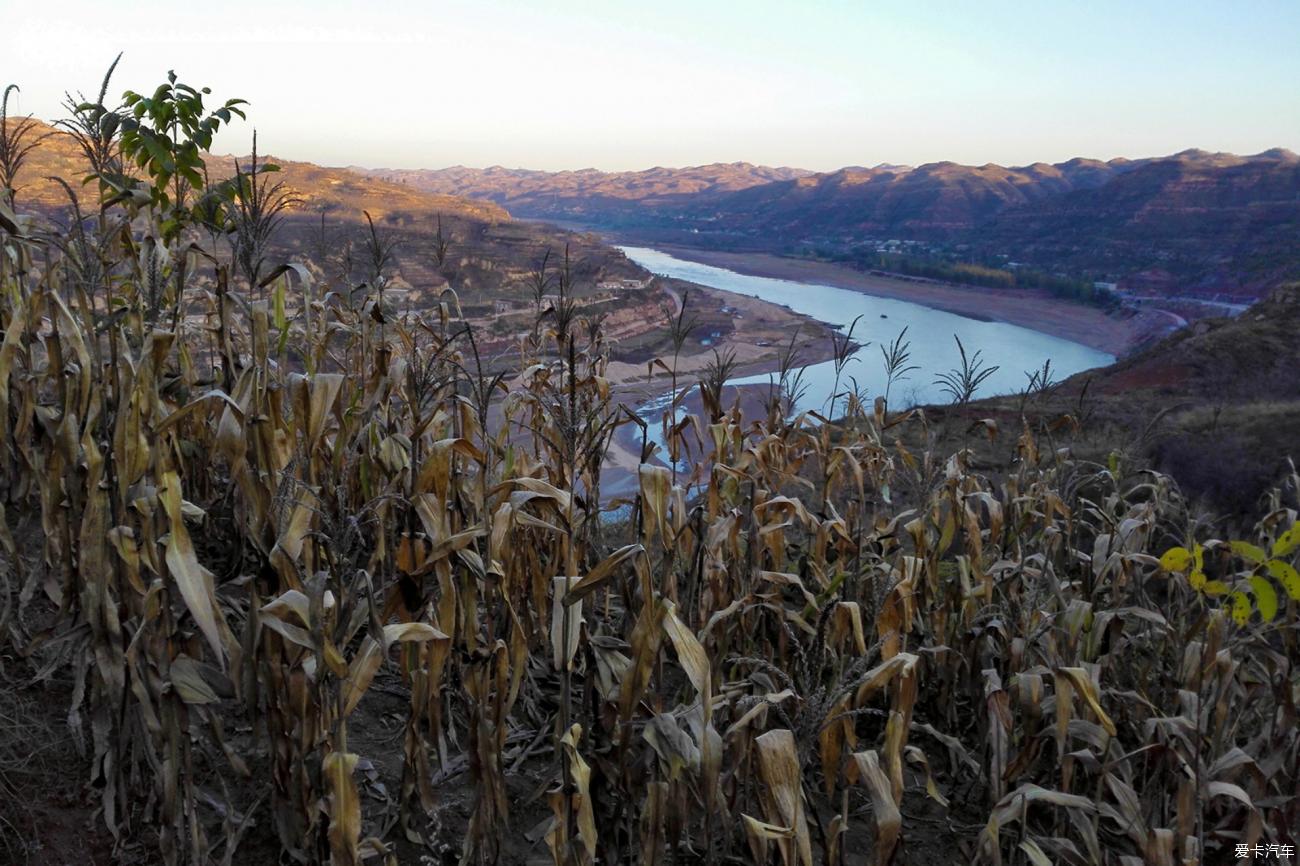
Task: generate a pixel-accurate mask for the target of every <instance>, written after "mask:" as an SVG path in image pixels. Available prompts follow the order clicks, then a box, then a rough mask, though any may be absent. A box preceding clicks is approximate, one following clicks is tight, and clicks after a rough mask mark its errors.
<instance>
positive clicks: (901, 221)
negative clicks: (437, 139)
mask: <svg viewBox="0 0 1300 866" xmlns="http://www.w3.org/2000/svg"><path fill="white" fill-rule="evenodd" d="M368 173H369V174H371V175H372V176H380V177H385V178H386V179H389V180H397V181H399V182H400V183H402V184H404V185H408V186H417V187H419V188H421V189H425V190H427V191H431V192H440V193H448V194H455V195H459V196H463V197H469V198H476V199H481V200H487V201H492V202H494V203H497V204H500V205H502V206H504V207H507V208H508V209H509V210H510V211H511V212H512V213H514V214H516V215H518V216H521V217H525V218H532V219H543V220H554V221H562V222H573V223H578V224H581V225H585V226H589V227H592V228H596V229H602V230H606V231H612V232H615V233H618V234H620V235H626V236H629V237H632V238H634V239H640V240H644V241H647V242H665V243H677V244H683V245H690V246H699V247H705V248H712V249H719V250H735V251H744V250H750V251H763V252H779V253H786V254H790V253H793V254H805V255H806V254H813V255H817V256H819V257H830V258H837V257H838V258H844V259H845V260H846V261H849V262H851V263H856V264H859V265H862V266H869V265H870V263H871V261H872V257H873V256H876V254H877V253H879V252H881V249H880V244H881V243H884V242H886V241H888V240H890V239H895V240H897V241H903V242H908V243H911V244H914V245H919V246H920V248H921V249H922V251H923V252H925V253H926V254H939V255H944V256H952V255H954V252H953V251H954V249H955V250H956V254H957V255H958V256H959V257H961V258H963V259H964V260H968V261H971V262H973V263H977V264H983V265H991V266H1003V265H1004V264H1005V263H1006V262H1019V263H1024V264H1029V265H1032V266H1034V267H1036V268H1041V269H1044V270H1048V271H1050V272H1053V273H1057V272H1063V271H1065V272H1069V273H1070V274H1071V275H1073V276H1077V277H1079V278H1084V279H1093V280H1098V281H1108V282H1116V283H1126V284H1132V285H1133V286H1135V287H1141V289H1142V290H1143V291H1158V292H1159V293H1161V294H1166V295H1175V294H1190V295H1198V294H1209V295H1230V296H1239V297H1243V298H1251V297H1259V296H1260V295H1262V294H1263V293H1265V292H1266V291H1267V290H1268V288H1269V287H1271V286H1273V285H1277V284H1279V282H1281V281H1284V280H1287V279H1295V278H1297V277H1300V252H1298V251H1296V250H1295V249H1293V248H1294V246H1295V245H1294V244H1293V243H1290V242H1289V241H1288V238H1289V237H1292V236H1293V234H1294V232H1297V231H1300V156H1297V155H1296V154H1295V153H1294V152H1292V151H1290V150H1288V149H1286V148H1281V147H1275V148H1270V149H1268V150H1265V151H1261V152H1260V153H1256V154H1246V155H1238V154H1231V153H1224V152H1211V151H1206V150H1200V149H1196V148H1189V149H1186V150H1183V151H1179V152H1178V153H1174V154H1169V155H1166V156H1159V157H1146V158H1140V159H1130V158H1125V157H1117V158H1114V159H1110V160H1104V161H1103V160H1099V159H1093V158H1089V157H1074V158H1071V159H1069V160H1065V161H1063V162H1058V163H1046V162H1034V163H1029V164H1027V165H1023V166H1002V165H998V164H996V163H986V164H984V165H981V166H971V165H963V164H960V163H957V162H953V161H949V160H943V161H937V162H930V163H925V164H922V165H918V166H914V167H901V166H893V165H880V166H876V167H872V168H864V167H861V166H850V167H844V168H840V169H837V170H834V171H829V172H808V171H802V170H798V169H789V168H770V167H765V166H755V165H752V164H750V163H713V164H710V165H706V166H691V167H687V168H683V169H665V168H662V167H659V168H653V169H646V170H644V171H641V172H598V171H592V170H583V171H579V172H571V171H570V172H544V171H538V170H531V169H504V168H500V167H493V168H490V169H469V168H464V167H456V168H448V169H431V170H423V169H412V170H405V171H402V172H393V171H391V170H370V171H369V172H368Z"/></svg>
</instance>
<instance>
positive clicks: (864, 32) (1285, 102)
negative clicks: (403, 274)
mask: <svg viewBox="0 0 1300 866" xmlns="http://www.w3.org/2000/svg"><path fill="white" fill-rule="evenodd" d="M0 5H4V6H6V7H11V8H10V10H7V11H5V12H4V13H3V16H2V17H3V25H4V26H3V27H2V28H0V58H3V63H2V64H0V84H4V83H7V82H9V81H14V82H17V83H18V84H19V85H20V86H21V87H22V88H23V93H22V97H21V100H20V102H19V107H21V109H22V110H23V111H24V112H27V111H30V112H33V113H35V114H37V115H39V116H43V117H52V116H58V114H59V108H58V102H59V99H60V97H61V95H62V91H63V89H65V88H77V89H81V90H84V91H87V92H89V91H92V90H93V89H95V88H96V86H97V84H98V81H99V78H100V77H101V76H102V73H103V70H104V69H105V68H106V67H107V65H108V63H109V61H111V59H112V57H113V55H114V54H116V53H117V52H118V51H119V50H122V51H125V56H124V57H123V59H122V63H121V65H120V67H119V69H118V73H117V76H116V77H115V79H114V86H113V91H114V92H115V93H120V92H121V90H123V89H125V88H128V87H130V88H134V89H146V88H151V87H152V86H154V85H155V84H156V83H158V82H159V81H161V80H162V78H163V76H164V75H165V74H166V71H167V70H168V69H169V68H175V69H176V70H177V71H178V72H179V73H180V74H181V77H182V80H184V81H186V82H189V83H192V84H203V85H207V86H210V87H211V88H212V89H213V93H214V96H219V97H221V98H225V97H228V96H240V97H243V98H245V99H248V100H249V101H250V102H251V103H252V107H251V109H250V111H251V114H250V118H251V119H252V121H253V122H254V123H256V125H257V127H258V130H259V136H260V139H261V140H262V142H263V146H264V149H269V150H271V151H273V152H275V153H277V154H279V155H282V156H285V157H293V158H298V159H308V160H312V161H315V162H321V163H326V164H331V165H339V164H349V163H354V164H361V165H367V166H397V167H407V168H417V167H429V168H432V167H440V166H445V165H453V164H457V163H460V164H465V165H472V166H486V165H492V164H504V165H508V166H512V167H514V166H527V167H534V168H547V169H558V168H581V167H585V166H595V167H598V168H604V169H625V168H645V167H649V166H653V165H693V164H699V163H706V162H715V161H725V162H730V161H734V160H748V161H751V162H761V163H767V164H781V165H797V166H802V167H806V168H811V169H831V168H836V167H839V166H842V165H853V164H859V165H861V164H866V165H871V164H875V163H878V162H898V163H912V164H918V163H922V162H929V161H934V160H940V159H952V160H956V161H959V162H966V163H976V164H979V163H984V162H1000V163H1004V164H1023V163H1027V162H1033V161H1036V160H1046V161H1059V160H1063V159H1068V158H1069V157H1072V156H1079V155H1083V156H1095V157H1100V158H1109V157H1113V156H1130V157H1136V156H1150V155H1154V154H1165V153H1171V152H1174V151H1178V150H1181V149H1183V148H1187V147H1201V148H1205V149H1208V150H1229V151H1235V152H1239V153H1253V152H1257V151H1260V150H1264V149H1266V148H1269V147H1279V146H1280V147H1289V148H1291V149H1293V150H1300V50H1297V46H1300V0H1280V2H1265V0H1237V2H1219V3H1211V2H1191V0H1180V2H1134V0H1128V2H1109V0H1091V2H1063V0H1035V2H998V0H980V2H976V0H969V2H950V3H940V2H923V0H911V2H869V0H858V2H829V0H828V2H811V0H806V2H775V0H767V2H765V0H747V2H708V0H641V2H622V0H617V2H616V0H603V2H582V0H556V2H544V0H537V2H531V3H528V2H507V0H472V2H460V0H451V2H448V0H423V2H421V0H389V2H369V3H362V2H353V0H260V2H249V0H221V2H218V3H210V4H202V5H200V6H199V7H196V8H199V9H201V10H202V11H201V12H197V13H187V12H185V11H183V10H184V9H185V8H186V4H184V3H177V2H166V3H161V2H126V0H93V2H91V0H58V2H36V0H0ZM11 12H12V13H16V14H11ZM250 134H251V128H250V126H249V125H239V126H237V127H236V128H235V130H234V131H233V132H232V134H230V135H227V136H224V137H223V138H222V140H221V141H219V142H218V149H220V150H225V151H240V152H243V151H246V150H247V146H248V139H249V136H250Z"/></svg>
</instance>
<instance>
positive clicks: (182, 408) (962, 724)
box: [0, 130, 1300, 866]
mask: <svg viewBox="0 0 1300 866" xmlns="http://www.w3.org/2000/svg"><path fill="white" fill-rule="evenodd" d="M107 140H108V143H109V144H112V142H113V132H112V131H111V130H110V131H109V135H108V139H107ZM125 164H126V167H127V168H130V167H131V166H132V165H133V163H132V162H131V161H130V160H127V161H126V163H125ZM96 176H97V177H98V178H99V182H98V184H93V183H92V186H91V187H88V189H92V192H90V193H87V192H82V193H81V195H82V196H93V195H94V190H95V189H96V188H97V191H98V195H97V196H95V205H94V207H93V209H92V211H91V212H90V213H89V214H88V215H83V214H82V213H81V212H80V208H79V207H78V211H77V214H76V216H75V218H74V219H72V220H71V221H70V223H69V225H67V226H65V227H63V228H56V227H54V226H53V225H52V224H50V223H48V222H46V221H44V220H42V219H38V218H35V217H31V216H24V215H21V212H22V208H21V200H20V199H18V200H15V199H16V197H15V196H13V195H12V193H11V194H10V195H9V197H8V201H5V200H4V199H3V198H0V244H2V246H3V249H2V251H0V335H2V341H0V509H2V514H3V517H4V519H3V520H2V521H0V547H2V549H3V553H2V554H0V647H4V648H5V654H6V658H8V659H9V661H8V662H7V663H6V668H7V669H6V670H5V671H4V675H5V677H6V678H11V679H15V680H18V679H23V680H25V681H30V680H32V679H38V680H39V679H48V678H51V677H66V678H68V679H70V680H71V682H72V683H73V688H72V698H71V705H70V706H69V707H68V708H67V722H68V726H69V730H70V731H71V733H72V736H73V738H74V740H75V741H76V742H77V743H78V744H79V747H80V748H81V749H82V750H83V754H84V757H85V766H86V767H87V776H86V782H87V784H88V786H89V788H90V790H92V791H93V792H94V797H95V802H96V810H95V820H96V821H97V822H99V823H100V824H101V825H102V826H103V827H105V828H106V829H107V831H108V832H109V833H110V834H111V835H112V838H113V840H114V842H115V845H116V846H117V849H118V851H119V854H120V856H122V857H123V859H124V860H126V859H128V852H136V854H134V855H131V856H138V857H142V858H143V857H145V854H140V853H139V852H141V851H144V852H146V854H147V856H148V857H149V858H156V859H157V860H158V861H160V862H162V863H166V864H193V866H198V864H234V863H247V862H262V861H260V860H255V859H254V857H253V855H252V854H250V853H247V852H248V851H250V850H252V849H251V848H249V847H248V846H250V845H252V844H253V841H252V840H258V839H260V840H261V842H262V844H263V845H269V846H270V848H263V849H261V850H269V851H277V850H278V852H279V853H278V856H279V858H280V860H281V862H285V863H301V864H325V863H329V864H334V866H351V864H358V863H362V862H374V863H399V862H400V863H407V862H410V863H417V862H462V863H467V864H492V863H512V862H524V861H525V860H529V861H537V862H553V863H555V864H559V866H580V864H595V863H607V864H615V863H637V864H682V863H706V864H726V863H757V864H771V863H779V864H781V866H811V864H850V863H872V864H887V863H900V864H901V863H921V862H940V861H942V862H950V861H951V862H959V861H969V862H977V863H983V864H1017V866H1019V864H1033V866H1043V864H1150V866H1175V864H1200V863H1223V862H1230V861H1233V860H1235V859H1236V854H1235V852H1236V850H1237V849H1238V846H1239V845H1243V844H1244V845H1250V846H1254V845H1265V846H1267V845H1270V844H1271V845H1275V846H1282V845H1288V844H1289V845H1294V844H1296V843H1297V842H1298V841H1300V838H1298V837H1300V833H1297V828H1298V827H1300V801H1298V797H1297V791H1300V733H1297V701H1298V700H1300V677H1298V676H1297V672H1296V663H1297V660H1300V650H1298V647H1297V641H1298V636H1297V610H1298V608H1300V577H1297V574H1296V571H1295V565H1296V560H1297V556H1300V528H1298V524H1297V504H1298V503H1297V502H1296V501H1295V500H1294V498H1288V497H1291V495H1292V494H1293V493H1294V491H1295V490H1296V489H1297V488H1296V484H1295V482H1296V479H1295V478H1292V479H1290V485H1291V486H1290V487H1289V488H1287V487H1285V485H1284V486H1283V487H1280V488H1279V491H1278V492H1277V493H1276V494H1275V495H1274V496H1273V498H1272V500H1271V502H1269V503H1267V508H1266V509H1264V514H1263V516H1262V518H1261V519H1260V520H1259V522H1258V524H1257V525H1256V526H1255V527H1254V528H1253V530H1251V532H1250V533H1249V534H1245V533H1243V536H1244V537H1242V538H1240V539H1236V540H1229V539H1226V538H1224V539H1219V538H1216V537H1215V536H1216V534H1219V530H1218V529H1216V527H1215V526H1213V525H1209V524H1206V523H1205V522H1204V521H1202V520H1200V519H1198V518H1197V517H1196V515H1195V513H1194V511H1193V510H1192V509H1190V508H1189V506H1188V504H1187V503H1186V502H1185V501H1184V499H1183V498H1182V497H1181V495H1180V493H1179V491H1178V489H1177V487H1176V485H1174V484H1173V483H1172V482H1171V481H1170V479H1168V478H1165V477H1162V476H1160V475H1157V474H1155V473H1152V472H1147V471H1143V470H1141V469H1138V468H1130V467H1127V466H1126V464H1125V461H1123V460H1120V459H1116V460H1112V461H1111V463H1110V464H1109V465H1099V464H1094V463H1089V462H1086V461H1083V460H1080V459H1076V458H1074V457H1073V456H1072V455H1071V450H1070V436H1071V435H1072V432H1071V431H1072V429H1073V427H1074V425H1076V424H1077V423H1078V422H1077V419H1075V418H1071V417H1070V416H1068V415H1065V416H1048V415H1044V414H1042V413H1038V414H1035V412H1034V410H1033V406H1032V403H1031V404H1030V405H1028V406H1027V407H1026V408H1025V410H1024V413H1023V416H1022V417H1023V423H1022V424H1021V426H1020V429H1018V430H1013V431H1009V432H1008V431H1006V430H1003V431H1002V432H1001V433H997V431H996V428H995V427H993V426H992V425H985V428H984V429H982V431H981V436H983V434H984V433H987V434H988V437H986V438H985V439H982V440H980V441H968V442H967V444H966V446H965V447H962V448H960V449H958V450H956V451H954V452H953V453H937V452H936V451H935V450H934V449H933V448H931V447H927V446H926V443H927V442H928V441H930V439H929V434H930V430H929V428H928V426H927V425H928V422H927V418H926V415H925V413H924V411H922V410H908V411H894V410H893V409H891V407H890V406H889V405H888V404H887V403H886V401H885V399H884V398H883V397H881V398H876V399H873V400H868V399H865V398H861V397H860V396H858V395H854V394H849V395H847V396H846V397H845V398H844V400H843V401H842V411H837V413H836V414H837V416H838V417H836V418H835V419H826V418H821V417H818V416H815V415H811V414H806V415H799V416H796V417H793V418H791V417H788V416H787V415H786V414H785V413H784V412H782V411H780V406H779V405H775V406H774V408H773V410H772V411H769V412H768V413H767V414H766V416H765V417H761V418H745V417H743V416H742V412H741V410H740V408H739V407H738V405H733V406H728V405H726V403H725V401H724V399H723V396H724V394H725V393H727V392H726V391H725V390H724V388H723V387H722V384H723V382H722V380H723V378H724V377H723V376H722V375H721V371H720V373H719V375H718V376H717V377H716V379H715V381H712V382H708V381H706V382H705V387H703V388H702V396H703V398H704V399H703V404H702V411H701V412H700V413H699V414H698V415H689V416H680V415H677V416H674V415H673V413H669V414H668V415H667V416H666V417H668V418H671V419H673V420H672V423H671V424H670V425H668V424H666V425H665V426H667V427H668V429H667V430H666V431H665V435H666V437H667V439H668V441H669V442H670V445H671V447H672V450H673V452H674V455H673V456H674V457H677V456H678V455H688V456H689V458H690V459H689V464H690V465H689V468H687V469H685V470H681V471H679V469H678V466H677V463H678V461H677V460H674V461H673V465H672V466H668V465H666V464H663V463H661V462H660V461H659V460H657V459H656V457H655V455H654V454H652V453H650V452H651V451H653V447H652V446H649V445H647V446H646V447H645V448H644V449H643V462H642V463H641V465H640V467H639V470H638V476H637V481H638V483H637V485H636V488H637V492H636V494H635V495H634V496H631V497H629V498H628V501H613V502H612V501H610V500H609V497H607V496H603V495H602V493H601V484H602V472H603V471H605V470H606V468H607V467H606V466H605V460H604V458H605V453H606V450H607V448H608V446H609V442H610V438H611V437H612V436H613V435H614V434H615V431H616V430H617V429H618V428H620V427H623V426H624V425H629V424H630V425H633V427H636V426H638V425H640V426H641V427H642V437H643V441H648V439H647V438H646V437H645V436H644V425H645V424H646V423H647V422H645V421H644V420H642V419H639V418H637V417H636V416H635V414H634V413H632V412H631V411H630V410H626V409H624V408H623V407H621V406H620V405H619V404H618V403H617V401H616V399H615V398H614V397H613V396H612V393H613V392H612V391H611V387H610V384H609V383H608V382H607V380H606V379H605V376H604V372H605V367H606V365H607V363H608V362H609V360H610V356H611V347H610V346H609V345H607V344H606V343H605V341H604V339H603V336H602V333H601V329H600V327H599V322H594V323H593V322H586V321H583V320H582V319H581V317H579V316H578V315H576V314H575V313H574V311H573V309H572V307H571V306H569V305H568V304H566V301H565V295H564V287H563V284H561V287H560V300H559V303H558V306H557V307H556V308H555V309H553V310H551V311H550V312H549V313H548V314H547V315H546V316H544V317H540V318H539V320H538V325H537V327H536V328H535V329H534V332H533V335H532V336H530V337H529V338H527V339H524V340H522V341H521V343H520V345H519V347H518V352H517V354H516V355H515V356H513V357H512V358H510V359H509V363H508V364H506V363H504V362H503V361H502V359H492V360H490V361H489V360H488V359H483V358H480V357H479V354H478V351H477V348H476V342H475V333H474V331H473V329H472V328H470V327H468V326H467V325H466V323H465V322H464V320H463V319H462V317H461V316H460V314H459V307H458V301H457V298H456V297H455V294H454V293H453V292H446V293H444V294H443V295H442V296H441V297H439V298H431V299H430V303H429V305H428V306H427V307H426V308H425V309H423V310H418V311H414V310H407V311H406V312H402V311H399V310H395V309H393V308H392V307H391V306H390V305H387V304H385V303H384V297H383V295H384V291H383V288H384V279H385V267H386V265H387V263H386V261H385V260H384V258H383V257H382V256H377V257H376V267H375V273H374V274H373V275H372V279H371V280H370V281H368V282H367V283H366V284H363V285H360V286H357V285H339V284H333V283H332V282H331V281H330V280H329V279H327V278H325V277H324V276H323V272H322V271H321V270H320V269H318V268H316V267H314V266H313V265H312V263H287V264H285V265H282V266H276V267H271V266H270V265H268V266H267V268H266V269H265V270H263V271H262V272H260V273H257V276H256V277H252V276H250V272H253V271H255V269H253V268H251V267H248V266H245V267H242V268H240V267H237V266H236V265H235V264H234V263H236V262H238V261H245V262H247V261H249V259H248V257H247V256H244V258H242V259H241V257H240V255H241V253H247V252H248V250H247V249H244V250H242V251H236V252H235V253H231V254H227V253H225V252H223V251H222V248H221V245H220V242H219V243H217V244H215V245H214V244H212V243H208V242H207V240H206V237H205V236H204V234H203V233H202V232H201V231H200V229H199V227H198V226H197V225H196V224H193V223H186V222H185V221H184V220H183V219H181V218H180V216H178V214H179V210H178V209H177V207H176V204H177V202H176V196H175V195H173V196H171V197H170V198H168V197H167V196H162V197H159V196H158V195H156V194H155V195H153V196H150V195H147V194H145V195H132V194H130V191H131V187H130V186H124V185H123V184H121V183H116V184H115V183H114V182H113V178H112V177H110V172H109V171H108V170H107V169H105V168H104V167H103V166H100V167H98V173H97V175H96ZM142 183H143V182H142ZM244 183H246V181H244V180H243V179H241V181H240V186H239V187H237V188H236V189H235V192H234V195H235V196H236V197H238V196H241V195H244V194H245V193H246V192H247V188H251V187H245V186H244V185H243V184H244ZM247 183H250V184H251V185H252V186H255V185H256V183H257V178H256V176H254V177H253V178H252V180H251V181H247ZM168 184H171V187H168ZM145 188H146V189H147V186H146V187H145ZM157 188H158V187H157V186H155V188H154V189H155V192H156V191H157ZM162 188H163V189H168V188H170V189H173V190H175V189H177V186H176V181H175V177H168V178H165V179H164V182H163V184H162ZM69 192H70V194H71V193H72V190H71V189H70V190H69ZM74 198H75V197H74ZM245 234H248V233H247V232H246V233H245ZM236 236H238V235H236ZM376 244H377V246H378V248H379V251H380V252H382V251H383V244H382V239H380V238H376ZM671 363H672V359H671V358H666V359H664V361H663V362H660V366H661V367H663V368H665V369H667V368H668V367H669V366H670V364H671ZM722 366H723V365H722V364H721V362H720V364H719V367H722ZM670 372H671V371H670ZM673 382H674V386H673V387H674V393H677V392H678V391H679V389H678V387H677V385H676V377H675V376H674V377H673ZM678 402H681V400H680V398H679V399H678ZM650 423H657V422H650ZM994 434H997V436H996V437H995V436H994ZM981 447H989V448H992V447H997V448H1003V449H1011V450H1012V451H1013V452H1014V454H1015V455H1016V456H1015V460H1014V462H1013V464H1012V468H1011V470H1010V471H1006V472H997V473H991V472H984V471H982V470H981V469H980V468H979V464H978V462H977V461H976V460H975V455H976V453H977V451H978V449H979V448H981ZM1288 489H1289V492H1284V491H1287V490H1288ZM615 509H618V510H617V511H616V510H615ZM381 702H382V704H381ZM381 705H382V707H383V708H384V711H383V713H380V712H377V711H376V710H375V708H376V707H379V706H381ZM381 724H382V725H384V726H385V727H384V730H386V731H387V730H391V731H393V733H392V736H391V738H390V739H389V740H387V741H386V742H387V745H385V746H380V745H378V742H379V741H378V740H377V739H376V737H375V736H374V729H375V728H376V727H377V726H380V725H381ZM367 746H369V747H370V748H371V749H372V751H371V752H370V753H367V752H366V747H367ZM0 790H2V789H0ZM449 798H457V802H463V803H464V804H465V806H466V810H465V812H466V814H465V815H464V816H463V820H460V819H458V818H457V817H456V816H455V815H451V814H449V813H446V810H444V808H443V806H444V804H445V803H446V802H447V800H448V799H449ZM8 829H9V828H6V827H5V825H3V824H0V833H5V832H6V831H7V830H8ZM241 846H243V847H241ZM0 851H5V852H7V853H6V854H5V855H3V856H13V857H14V858H15V861H16V862H23V860H22V855H21V853H15V852H21V841H20V840H19V841H11V842H9V843H7V844H6V845H5V846H2V847H0ZM421 852H423V853H421ZM430 852H433V853H430ZM276 856H277V855H276V854H274V853H272V854H269V855H268V858H269V859H267V860H266V861H265V862H272V861H273V860H274V859H275V857H276ZM421 857H425V858H426V859H420V858H421ZM435 858H437V859H435ZM33 862H36V861H33ZM130 862H137V861H136V860H130ZM146 862H148V861H146Z"/></svg>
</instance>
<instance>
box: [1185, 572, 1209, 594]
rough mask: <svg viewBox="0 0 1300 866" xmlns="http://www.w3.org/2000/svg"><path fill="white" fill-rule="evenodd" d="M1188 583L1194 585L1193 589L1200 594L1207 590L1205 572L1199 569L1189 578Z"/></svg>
mask: <svg viewBox="0 0 1300 866" xmlns="http://www.w3.org/2000/svg"><path fill="white" fill-rule="evenodd" d="M1187 582H1188V583H1190V584H1191V585H1192V589H1194V590H1196V591H1197V592H1200V591H1201V590H1203V589H1204V588H1205V572H1203V571H1201V570H1200V569H1199V568H1198V569H1197V570H1196V571H1193V572H1192V573H1191V575H1189V576H1188V578H1187Z"/></svg>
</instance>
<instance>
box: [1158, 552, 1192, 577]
mask: <svg viewBox="0 0 1300 866" xmlns="http://www.w3.org/2000/svg"><path fill="white" fill-rule="evenodd" d="M1191 564H1192V554H1191V553H1190V552H1189V551H1188V550H1187V548H1185V547H1171V548H1169V549H1168V550H1166V551H1165V554H1164V556H1162V557H1160V567H1161V568H1163V569H1164V570H1165V571H1186V570H1187V566H1189V565H1191Z"/></svg>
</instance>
